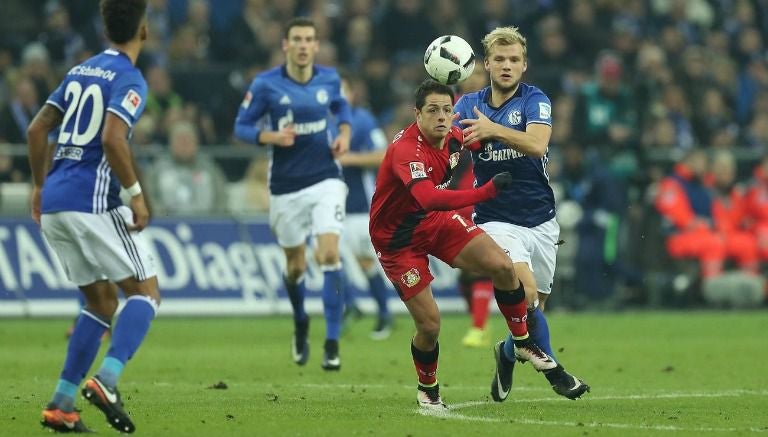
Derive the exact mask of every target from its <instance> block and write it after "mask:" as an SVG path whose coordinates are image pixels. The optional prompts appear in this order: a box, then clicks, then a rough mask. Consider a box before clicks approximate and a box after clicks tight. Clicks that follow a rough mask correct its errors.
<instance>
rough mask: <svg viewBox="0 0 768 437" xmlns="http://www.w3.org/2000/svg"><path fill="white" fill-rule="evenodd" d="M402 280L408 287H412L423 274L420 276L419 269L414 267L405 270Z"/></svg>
mask: <svg viewBox="0 0 768 437" xmlns="http://www.w3.org/2000/svg"><path fill="white" fill-rule="evenodd" d="M400 280H401V281H403V284H405V286H406V287H408V288H412V287H413V286H414V285H416V284H418V283H419V281H421V276H419V271H418V270H416V268H415V267H414V268H412V269H411V270H408V271H407V272H405V273H404V274H403V276H401V277H400Z"/></svg>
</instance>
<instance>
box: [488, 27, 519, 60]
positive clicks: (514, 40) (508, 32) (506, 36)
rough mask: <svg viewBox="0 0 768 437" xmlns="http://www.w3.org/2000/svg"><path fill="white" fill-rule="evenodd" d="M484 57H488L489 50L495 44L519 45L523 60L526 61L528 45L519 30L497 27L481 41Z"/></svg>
mask: <svg viewBox="0 0 768 437" xmlns="http://www.w3.org/2000/svg"><path fill="white" fill-rule="evenodd" d="M482 43H483V50H484V51H485V57H486V58H487V57H488V56H490V53H491V50H492V49H493V47H494V46H496V45H497V44H501V45H505V46H508V45H512V44H520V45H521V46H522V47H523V58H524V59H528V43H527V42H526V40H525V37H524V36H523V34H522V33H520V30H519V29H518V28H517V27H515V26H507V27H497V28H495V29H493V30H492V31H491V33H489V34H488V35H485V37H483V40H482Z"/></svg>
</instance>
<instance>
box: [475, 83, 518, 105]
mask: <svg viewBox="0 0 768 437" xmlns="http://www.w3.org/2000/svg"><path fill="white" fill-rule="evenodd" d="M517 97H523V83H522V82H520V83H518V84H517V90H515V93H514V94H512V95H511V96H510V97H509V98H508V99H507V100H505V101H504V103H502V104H501V105H499V107H495V106H493V105H491V87H490V86H487V87H486V88H485V95H484V96H483V102H484V103H485V104H486V105H488V107H489V108H491V109H494V110H498V109H500V108H503V107H504V106H505V105H506V104H507V103H509V102H511V101H512V100H514V99H515V98H517Z"/></svg>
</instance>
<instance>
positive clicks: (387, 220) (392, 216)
mask: <svg viewBox="0 0 768 437" xmlns="http://www.w3.org/2000/svg"><path fill="white" fill-rule="evenodd" d="M463 139H464V136H463V134H462V132H461V129H459V128H458V127H456V126H452V127H451V131H450V133H449V134H448V135H446V137H445V140H444V145H443V148H442V149H436V148H434V147H432V146H431V145H430V144H429V143H428V142H427V140H426V138H425V137H424V136H423V135H422V134H421V131H419V127H418V126H417V125H416V123H413V124H411V125H410V126H408V127H407V128H406V129H404V130H403V131H401V132H400V133H398V134H397V135H396V136H395V139H394V141H393V142H392V144H390V146H389V148H388V149H387V153H386V155H385V156H384V160H383V161H382V163H381V166H380V167H379V174H378V177H377V178H376V191H375V192H374V193H373V199H372V200H371V221H370V227H369V230H370V234H371V240H372V241H373V242H374V245H376V246H378V247H382V248H384V247H386V248H387V249H390V250H396V249H399V248H403V247H405V246H407V245H408V244H409V243H410V242H411V237H412V235H413V231H414V230H415V229H416V227H417V226H418V225H419V223H421V222H422V221H424V220H427V219H428V218H429V217H430V216H431V215H434V214H436V213H437V211H425V210H424V208H422V207H421V205H419V203H418V202H417V201H416V199H415V198H414V197H413V195H411V192H410V187H411V186H412V185H413V184H414V183H416V182H419V181H422V180H429V181H430V183H432V184H434V185H435V187H436V188H438V189H444V188H445V187H446V186H447V185H448V182H449V181H450V179H451V173H452V172H451V169H452V168H453V167H455V166H456V164H457V163H458V160H459V153H460V152H461V143H462V141H463Z"/></svg>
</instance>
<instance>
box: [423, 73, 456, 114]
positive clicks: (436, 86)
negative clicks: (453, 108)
mask: <svg viewBox="0 0 768 437" xmlns="http://www.w3.org/2000/svg"><path fill="white" fill-rule="evenodd" d="M430 94H443V95H446V96H449V97H450V98H451V104H453V100H454V98H455V97H454V95H453V89H451V87H449V86H448V85H443V84H441V83H440V82H438V81H436V80H432V79H427V80H425V81H424V82H422V83H421V84H420V85H419V86H418V88H416V92H414V93H413V97H414V103H415V104H416V107H417V108H419V109H421V107H422V106H424V102H425V101H426V100H427V96H428V95H430Z"/></svg>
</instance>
